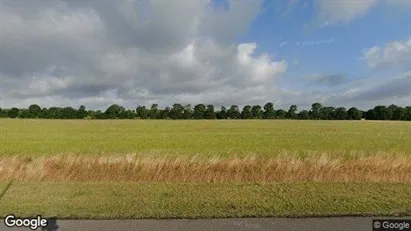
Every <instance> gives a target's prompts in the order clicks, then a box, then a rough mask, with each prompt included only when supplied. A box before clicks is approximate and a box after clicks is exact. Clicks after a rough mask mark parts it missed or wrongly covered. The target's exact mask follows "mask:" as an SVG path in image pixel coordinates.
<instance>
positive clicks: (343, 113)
mask: <svg viewBox="0 0 411 231" xmlns="http://www.w3.org/2000/svg"><path fill="white" fill-rule="evenodd" d="M335 117H336V119H337V120H346V119H347V109H345V107H339V108H337V109H335Z"/></svg>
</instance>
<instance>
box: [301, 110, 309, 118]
mask: <svg viewBox="0 0 411 231" xmlns="http://www.w3.org/2000/svg"><path fill="white" fill-rule="evenodd" d="M298 119H300V120H309V119H310V113H309V112H308V111H307V110H302V111H300V112H299V113H298Z"/></svg>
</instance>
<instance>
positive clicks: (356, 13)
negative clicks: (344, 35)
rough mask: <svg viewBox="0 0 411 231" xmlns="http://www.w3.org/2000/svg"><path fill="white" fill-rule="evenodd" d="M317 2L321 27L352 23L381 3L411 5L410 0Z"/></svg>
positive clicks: (318, 0)
mask: <svg viewBox="0 0 411 231" xmlns="http://www.w3.org/2000/svg"><path fill="white" fill-rule="evenodd" d="M316 3H317V7H318V19H319V23H320V25H321V27H325V26H329V25H332V24H335V23H350V22H352V21H353V20H354V19H357V18H359V17H362V16H364V15H365V14H366V13H367V12H368V11H370V10H371V9H372V8H373V7H375V6H377V5H378V4H381V3H386V4H387V6H401V7H403V6H405V7H408V6H411V1H409V0H317V2H316Z"/></svg>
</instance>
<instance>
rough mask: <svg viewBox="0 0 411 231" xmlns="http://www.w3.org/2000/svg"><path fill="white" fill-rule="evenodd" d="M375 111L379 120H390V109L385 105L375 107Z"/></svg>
mask: <svg viewBox="0 0 411 231" xmlns="http://www.w3.org/2000/svg"><path fill="white" fill-rule="evenodd" d="M374 113H375V117H376V119H377V120H388V119H390V117H391V115H390V111H389V110H388V108H387V107H386V106H383V105H378V106H376V107H374Z"/></svg>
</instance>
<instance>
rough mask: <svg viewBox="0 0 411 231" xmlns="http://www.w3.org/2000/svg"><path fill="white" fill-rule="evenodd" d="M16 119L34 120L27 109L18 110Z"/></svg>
mask: <svg viewBox="0 0 411 231" xmlns="http://www.w3.org/2000/svg"><path fill="white" fill-rule="evenodd" d="M18 117H19V118H22V119H27V118H34V117H32V115H31V114H30V111H29V110H28V109H20V111H19V115H18Z"/></svg>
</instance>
